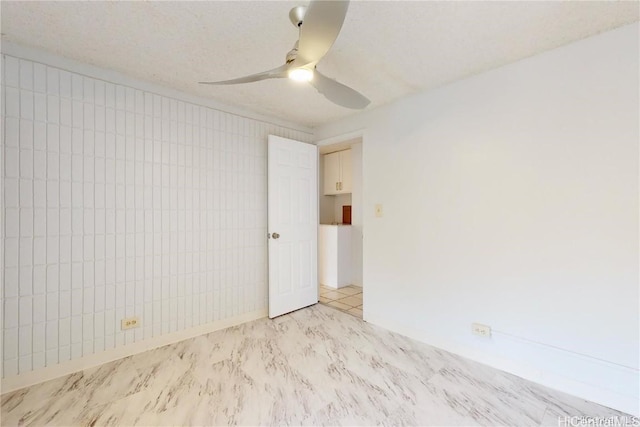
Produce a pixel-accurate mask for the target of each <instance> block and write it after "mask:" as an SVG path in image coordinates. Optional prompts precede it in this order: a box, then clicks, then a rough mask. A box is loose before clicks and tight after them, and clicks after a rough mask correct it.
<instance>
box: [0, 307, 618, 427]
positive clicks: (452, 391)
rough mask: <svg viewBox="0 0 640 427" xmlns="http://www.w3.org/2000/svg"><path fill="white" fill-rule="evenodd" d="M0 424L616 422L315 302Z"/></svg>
mask: <svg viewBox="0 0 640 427" xmlns="http://www.w3.org/2000/svg"><path fill="white" fill-rule="evenodd" d="M0 415H1V417H2V418H1V424H2V425H3V426H14V425H34V426H42V425H50V426H76V425H81V426H89V425H91V426H93V425H126V426H133V425H146V426H150V425H153V426H156V425H251V426H257V425H438V426H442V425H455V426H460V425H464V426H472V425H483V426H494V425H509V426H538V425H549V426H557V425H558V417H559V416H574V415H585V416H592V417H596V416H602V417H605V416H607V417H608V416H616V415H617V416H622V415H624V414H621V413H619V412H617V411H614V410H612V409H608V408H606V407H603V406H600V405H597V404H595V403H591V402H587V401H585V400H583V399H579V398H577V397H573V396H569V395H567V394H564V393H560V392H558V391H554V390H551V389H548V388H545V387H542V386H539V385H536V384H533V383H531V382H528V381H526V380H523V379H521V378H518V377H515V376H513V375H510V374H507V373H504V372H502V371H499V370H496V369H493V368H490V367H488V366H485V365H482V364H479V363H476V362H473V361H470V360H468V359H465V358H462V357H459V356H456V355H454V354H451V353H448V352H445V351H443V350H439V349H437V348H434V347H431V346H429V345H426V344H422V343H419V342H416V341H413V340H411V339H409V338H406V337H404V336H402V335H398V334H395V333H392V332H389V331H387V330H384V329H382V328H379V327H376V326H374V325H371V324H369V323H366V322H363V321H362V320H360V319H358V318H357V317H355V316H352V315H348V314H346V313H344V312H342V311H339V310H335V309H333V308H330V307H327V306H323V305H321V304H317V305H314V306H311V307H308V308H305V309H302V310H298V311H296V312H293V313H290V314H288V315H285V316H281V317H279V318H276V319H274V320H269V319H260V320H257V321H253V322H249V323H245V324H243V325H239V326H235V327H232V328H228V329H225V330H221V331H217V332H214V333H210V334H208V335H202V336H199V337H196V338H193V339H189V340H185V341H182V342H179V343H176V344H172V345H168V346H164V347H160V348H157V349H155V350H150V351H147V352H145V353H141V354H138V355H135V356H131V357H127V358H124V359H121V360H117V361H115V362H111V363H108V364H105V365H102V366H99V367H96V368H92V369H87V370H85V371H83V372H78V373H75V374H72V375H68V376H66V377H62V378H58V379H55V380H51V381H47V382H45V383H41V384H38V385H35V386H32V387H28V388H25V389H21V390H17V391H14V392H10V393H7V394H4V395H2V399H1V413H0Z"/></svg>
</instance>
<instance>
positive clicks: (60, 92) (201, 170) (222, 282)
mask: <svg viewBox="0 0 640 427" xmlns="http://www.w3.org/2000/svg"><path fill="white" fill-rule="evenodd" d="M2 67H3V72H2V75H3V81H2V97H3V99H2V125H3V129H4V137H3V139H2V152H3V158H4V165H3V178H4V179H3V185H4V188H3V197H4V200H3V202H4V204H3V207H4V212H3V213H2V214H3V218H4V221H3V223H4V235H3V245H4V260H3V263H4V268H3V272H4V277H3V280H4V287H3V293H2V304H1V306H2V316H0V317H1V319H0V321H2V331H3V333H2V344H3V354H2V357H3V363H2V376H3V377H10V376H14V375H17V374H19V373H22V372H27V371H31V370H34V369H38V368H42V367H44V366H51V365H55V364H57V363H60V362H63V361H66V360H70V359H76V358H79V357H82V356H84V355H88V354H93V353H96V352H100V351H104V350H107V349H110V348H113V347H115V346H121V345H125V344H127V343H132V342H135V341H140V340H144V339H145V338H150V337H153V336H157V335H161V334H166V333H170V332H175V331H179V330H183V329H187V328H190V327H194V326H197V325H201V324H204V323H207V322H213V321H216V320H220V319H224V318H227V317H231V316H237V315H240V314H243V313H246V312H251V311H254V310H258V309H262V308H266V306H267V245H266V239H265V235H266V232H267V229H266V227H267V219H266V217H267V210H266V208H267V194H266V191H267V182H266V170H267V169H266V168H267V158H266V141H267V135H268V134H276V135H280V136H284V137H288V138H293V139H298V140H302V141H309V140H310V135H308V134H306V133H303V132H299V131H295V130H291V129H287V128H283V127H280V126H276V125H272V124H269V123H265V122H262V121H257V120H253V119H248V118H244V117H240V116H237V115H233V114H229V113H225V112H224V111H218V110H214V109H211V108H207V107H203V106H199V105H194V104H191V103H188V102H182V101H181V100H179V99H173V98H168V97H165V96H161V95H158V94H155V93H149V92H145V91H142V90H138V89H136V88H134V87H127V86H123V85H119V84H114V83H111V82H108V81H102V80H98V79H94V78H89V77H86V76H82V75H80V74H76V73H72V72H69V71H65V70H61V69H57V68H53V67H49V66H46V65H43V64H39V63H34V62H31V61H26V60H22V59H18V58H15V57H12V56H8V55H3V57H2ZM128 316H139V317H140V319H141V321H142V326H141V327H140V328H137V329H133V330H129V331H126V332H125V331H121V330H120V320H121V319H122V318H124V317H128Z"/></svg>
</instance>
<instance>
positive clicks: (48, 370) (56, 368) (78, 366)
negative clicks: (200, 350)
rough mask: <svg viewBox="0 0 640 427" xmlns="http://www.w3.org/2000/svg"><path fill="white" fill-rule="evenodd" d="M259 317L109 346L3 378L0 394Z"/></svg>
mask: <svg viewBox="0 0 640 427" xmlns="http://www.w3.org/2000/svg"><path fill="white" fill-rule="evenodd" d="M263 317H267V309H261V310H257V311H252V312H249V313H245V314H241V315H240V316H236V317H232V318H229V319H224V320H218V321H216V322H213V323H207V324H206V325H199V326H196V327H194V328H190V329H187V330H184V331H178V332H172V333H170V334H165V335H160V336H158V337H153V338H148V339H146V340H142V341H138V342H135V343H131V344H127V345H124V346H122V347H116V348H112V349H109V350H105V351H103V352H100V353H96V354H91V355H89V356H85V357H81V358H79V359H75V360H69V361H66V362H62V363H59V364H57V365H53V366H47V367H45V368H42V369H38V370H35V371H30V372H25V373H24V374H20V375H16V376H14V377H9V378H4V379H2V390H1V392H2V394H4V393H8V392H11V391H14V390H18V389H21V388H23V387H28V386H31V385H34V384H38V383H41V382H44V381H48V380H52V379H54V378H58V377H62V376H65V375H69V374H72V373H74V372H78V371H82V370H84V369H88V368H93V367H95V366H99V365H102V364H104V363H108V362H112V361H114V360H118V359H122V358H123V357H128V356H132V355H134V354H138V353H142V352H145V351H148V350H152V349H154V348H158V347H162V346H165V345H168V344H173V343H176V342H180V341H184V340H186V339H189V338H194V337H197V336H200V335H204V334H208V333H210V332H215V331H218V330H220V329H225V328H228V327H231V326H236V325H240V324H242V323H246V322H250V321H252V320H257V319H261V318H263Z"/></svg>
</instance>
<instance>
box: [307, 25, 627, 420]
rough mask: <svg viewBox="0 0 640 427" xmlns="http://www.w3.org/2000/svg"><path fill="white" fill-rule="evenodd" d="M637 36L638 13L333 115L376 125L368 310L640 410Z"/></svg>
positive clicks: (370, 160)
mask: <svg viewBox="0 0 640 427" xmlns="http://www.w3.org/2000/svg"><path fill="white" fill-rule="evenodd" d="M638 47H639V46H638V24H633V25H630V26H626V27H623V28H620V29H617V30H614V31H611V32H607V33H604V34H601V35H598V36H595V37H592V38H589V39H586V40H583V41H579V42H576V43H573V44H570V45H567V46H564V47H561V48H558V49H555V50H552V51H549V52H546V53H544V54H541V55H537V56H535V57H531V58H528V59H525V60H522V61H519V62H517V63H514V64H511V65H508V66H505V67H502V68H499V69H496V70H493V71H489V72H486V73H484V74H482V75H478V76H475V77H472V78H469V79H466V80H464V81H460V82H457V83H454V84H451V85H448V86H445V87H442V88H439V89H436V90H433V91H430V92H427V93H422V94H419V95H416V96H414V97H411V98H407V99H403V100H400V101H398V102H395V103H393V104H391V105H389V106H386V107H382V108H380V109H377V110H373V111H370V112H365V113H363V114H360V115H357V116H354V117H352V118H348V119H346V120H343V121H341V122H338V123H334V124H331V125H328V126H324V127H322V128H320V129H317V130H316V134H315V138H316V140H323V139H328V138H331V137H335V136H337V135H342V134H347V133H352V132H354V131H356V130H358V129H363V128H364V129H365V130H364V144H363V145H364V165H365V168H364V228H365V230H366V238H365V240H364V280H365V281H366V285H367V291H366V293H365V294H364V298H365V304H364V308H365V311H364V318H365V319H366V320H368V321H371V322H373V323H376V324H379V325H382V326H385V327H388V328H390V329H395V330H397V331H401V332H404V333H406V334H409V335H411V336H414V337H416V338H418V339H421V340H423V341H426V342H429V343H432V344H434V345H436V346H440V347H443V348H447V349H450V350H453V351H455V352H458V353H460V354H463V355H465V356H468V357H471V358H474V359H477V360H480V361H483V362H485V363H489V364H492V365H494V366H497V367H500V368H502V369H505V370H508V371H511V372H514V373H517V374H518V375H521V376H525V377H527V378H530V379H533V380H535V381H538V382H541V383H544V384H547V385H550V386H552V387H555V388H559V389H563V390H565V391H569V392H570V393H573V394H578V395H580V396H583V397H586V398H589V399H592V400H596V401H599V402H601V403H604V404H607V405H610V406H614V407H617V408H619V409H623V410H626V411H629V412H634V413H636V414H638V413H640V408H639V407H638V402H639V401H640V399H639V398H640V393H639V391H638V387H639V381H638V379H639V378H638V360H639V356H640V354H639V347H640V343H639V332H640V331H639V307H638V304H639V290H638V267H639V265H638V255H639V254H638V231H639V230H638V197H639V196H638V194H639V193H638V190H639V188H638V172H639V169H638V154H639V153H638V142H639V125H640V123H639V120H640V119H639V117H640V111H639V101H638V93H639V87H638V72H639V68H638V52H639V50H638ZM376 203H382V204H383V206H384V217H383V218H375V216H374V210H373V209H374V205H375V204H376ZM472 322H482V323H485V324H488V325H490V326H491V327H492V328H493V331H494V335H493V337H492V339H490V340H486V339H482V338H479V337H475V336H472V335H471V333H470V325H471V323H472Z"/></svg>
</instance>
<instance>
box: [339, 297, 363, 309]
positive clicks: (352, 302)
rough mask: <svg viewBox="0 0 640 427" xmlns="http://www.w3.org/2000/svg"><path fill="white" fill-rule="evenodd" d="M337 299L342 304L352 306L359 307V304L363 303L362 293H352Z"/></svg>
mask: <svg viewBox="0 0 640 427" xmlns="http://www.w3.org/2000/svg"><path fill="white" fill-rule="evenodd" d="M337 301H338V302H341V303H342V304H347V305H349V306H351V307H357V306H359V305H362V294H360V296H358V295H352V296H350V297H346V298H340V299H339V300H337Z"/></svg>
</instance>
